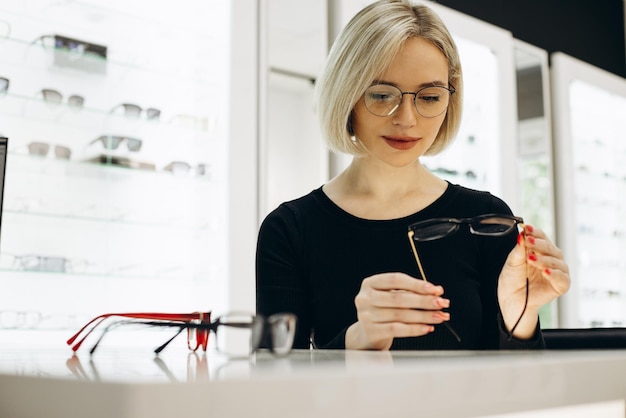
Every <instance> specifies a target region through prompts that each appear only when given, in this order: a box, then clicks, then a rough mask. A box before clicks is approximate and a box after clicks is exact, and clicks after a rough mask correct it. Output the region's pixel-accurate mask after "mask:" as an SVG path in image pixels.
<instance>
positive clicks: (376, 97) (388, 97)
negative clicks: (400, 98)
mask: <svg viewBox="0 0 626 418" xmlns="http://www.w3.org/2000/svg"><path fill="white" fill-rule="evenodd" d="M392 98H393V95H391V94H386V93H371V94H370V99H372V100H375V101H378V102H384V101H388V100H391V99H392Z"/></svg>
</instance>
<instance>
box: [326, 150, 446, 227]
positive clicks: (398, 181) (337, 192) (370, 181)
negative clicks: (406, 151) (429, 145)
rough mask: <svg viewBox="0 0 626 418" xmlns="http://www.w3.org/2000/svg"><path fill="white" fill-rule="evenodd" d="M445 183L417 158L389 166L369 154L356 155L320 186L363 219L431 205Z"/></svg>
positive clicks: (388, 216)
mask: <svg viewBox="0 0 626 418" xmlns="http://www.w3.org/2000/svg"><path fill="white" fill-rule="evenodd" d="M446 188H447V183H446V182H445V181H443V180H442V179H440V178H438V177H437V176H435V175H434V174H432V173H430V172H429V171H428V170H427V169H426V168H425V167H424V166H422V165H421V164H420V162H419V161H416V162H415V163H414V164H411V165H409V166H404V167H392V166H389V165H386V164H384V163H381V162H375V161H372V160H370V159H368V158H361V157H355V158H354V159H353V161H352V163H351V164H350V165H349V166H348V168H346V169H345V170H344V171H343V172H342V173H341V174H339V175H338V176H337V177H335V178H334V179H332V180H331V181H330V182H329V183H328V184H326V185H325V186H324V188H323V190H324V192H325V193H326V195H327V196H328V197H329V198H330V199H331V200H332V201H333V202H335V203H336V204H337V205H338V206H339V207H341V208H342V209H344V210H345V211H347V212H349V213H351V214H353V215H355V216H358V217H361V218H365V219H394V218H400V217H404V216H408V215H410V214H413V213H415V212H417V211H419V210H421V209H423V208H425V207H426V206H428V205H430V204H431V203H432V202H434V201H435V200H436V199H437V198H439V197H440V196H441V195H442V194H443V193H444V191H445V190H446Z"/></svg>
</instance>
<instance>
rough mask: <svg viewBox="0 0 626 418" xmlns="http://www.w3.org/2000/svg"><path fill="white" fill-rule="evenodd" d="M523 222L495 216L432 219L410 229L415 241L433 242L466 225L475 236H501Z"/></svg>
mask: <svg viewBox="0 0 626 418" xmlns="http://www.w3.org/2000/svg"><path fill="white" fill-rule="evenodd" d="M522 222H523V220H522V219H521V218H517V217H507V216H499V215H493V216H486V217H485V216H479V217H476V218H471V219H452V218H451V219H446V218H442V219H430V220H427V221H423V222H418V223H417V224H413V225H411V226H410V227H409V228H410V230H411V231H413V239H414V240H415V241H433V240H437V239H440V238H444V237H446V236H448V235H451V234H453V233H454V232H456V231H457V230H458V229H459V227H460V226H461V224H464V223H467V224H469V227H470V232H471V233H472V234H474V235H484V236H500V235H504V234H507V233H508V232H510V231H511V230H512V229H513V228H514V227H515V226H516V225H517V224H519V223H522Z"/></svg>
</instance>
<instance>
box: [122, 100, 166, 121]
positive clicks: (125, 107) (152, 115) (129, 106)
mask: <svg viewBox="0 0 626 418" xmlns="http://www.w3.org/2000/svg"><path fill="white" fill-rule="evenodd" d="M120 109H121V111H122V112H123V114H124V116H127V117H129V118H139V116H141V113H142V112H145V113H146V119H148V120H157V119H159V118H160V117H161V111H160V110H159V109H155V108H153V107H149V108H146V109H143V108H142V107H141V106H139V105H136V104H133V103H121V104H119V105H117V106H115V107H114V108H113V109H111V113H116V112H118V111H120Z"/></svg>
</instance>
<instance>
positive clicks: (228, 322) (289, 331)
mask: <svg viewBox="0 0 626 418" xmlns="http://www.w3.org/2000/svg"><path fill="white" fill-rule="evenodd" d="M111 317H122V318H126V319H123V320H117V321H114V322H111V323H110V324H109V325H107V326H106V327H105V328H104V330H103V332H102V334H101V335H100V337H99V338H98V340H97V341H96V342H95V344H94V345H93V347H92V348H91V349H90V351H89V353H90V354H93V353H94V352H95V351H96V349H97V347H98V346H99V344H100V342H101V341H102V339H103V338H104V336H105V335H107V333H108V332H110V331H111V330H113V329H115V328H118V327H121V326H126V325H138V326H141V327H143V328H161V329H168V328H173V329H178V330H177V332H176V333H175V334H174V335H173V336H172V337H171V338H170V339H168V340H167V341H166V342H165V343H163V344H162V345H160V346H159V347H157V348H156V349H155V350H154V352H155V353H156V354H159V353H160V352H161V351H163V350H164V349H165V348H166V347H167V346H168V345H169V344H170V343H171V342H172V341H173V340H174V339H175V338H176V337H178V336H179V335H180V334H181V333H182V332H183V331H185V330H186V331H187V347H188V348H189V350H191V351H197V350H198V349H199V348H202V351H207V347H208V344H209V334H210V333H211V332H213V333H214V334H215V347H216V350H217V351H218V352H219V353H222V354H226V355H229V356H247V355H250V354H252V353H254V352H255V351H257V350H258V349H259V347H260V346H261V343H262V341H264V339H265V340H266V341H268V342H269V348H270V351H271V352H272V353H273V354H275V355H277V356H284V355H287V354H289V353H290V352H291V348H292V346H293V340H294V337H295V329H296V316H295V315H293V314H290V313H278V314H274V315H270V316H269V317H267V318H265V317H264V316H262V315H253V314H247V313H229V314H226V315H222V316H220V317H219V318H217V319H216V320H215V321H211V313H210V312H204V313H191V314H167V313H121V314H104V315H100V316H98V317H96V318H94V319H92V320H91V321H90V322H88V323H87V325H85V326H84V327H83V328H81V329H80V330H79V331H78V332H77V333H76V334H74V335H73V336H72V337H71V338H70V339H69V340H68V341H67V344H68V345H72V344H73V345H72V350H73V351H77V350H78V349H79V348H80V346H81V345H82V344H83V342H84V341H85V339H86V338H87V337H88V336H89V335H90V334H91V333H92V332H93V331H94V329H95V328H96V327H97V326H98V325H99V324H101V323H102V322H103V321H104V320H106V319H107V318H111ZM92 324H93V325H92ZM90 325H92V326H91V328H89V326H90ZM81 335H82V338H80V339H79V340H78V341H77V342H76V343H74V342H75V341H76V340H77V338H78V337H79V336H81ZM237 343H239V344H237Z"/></svg>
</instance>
